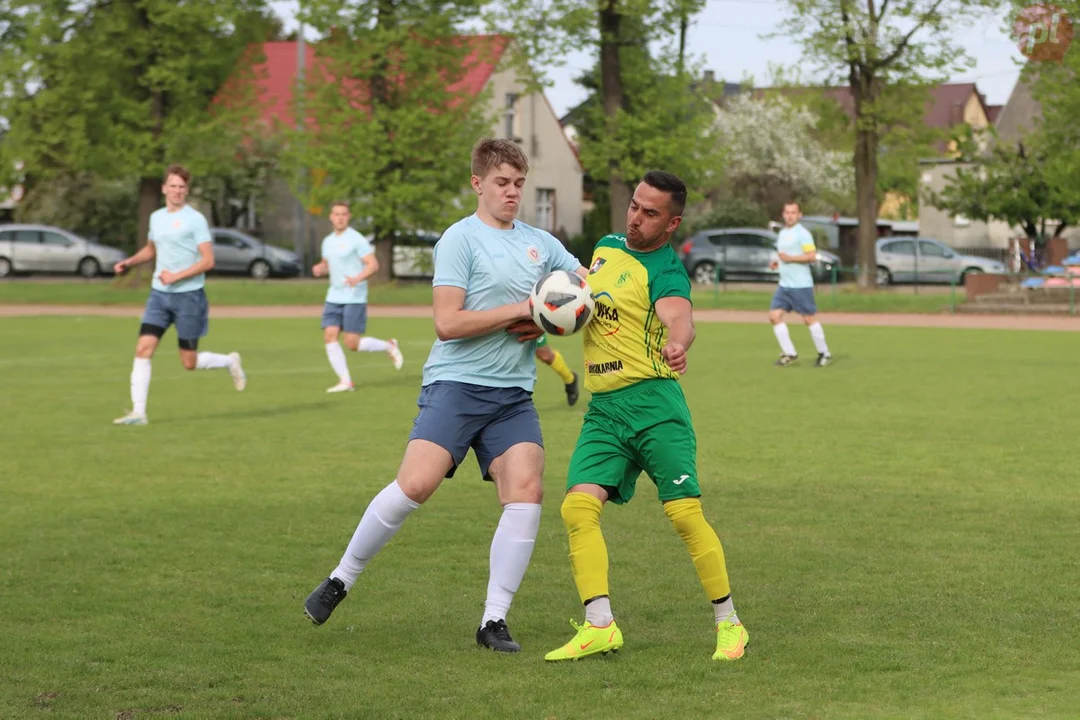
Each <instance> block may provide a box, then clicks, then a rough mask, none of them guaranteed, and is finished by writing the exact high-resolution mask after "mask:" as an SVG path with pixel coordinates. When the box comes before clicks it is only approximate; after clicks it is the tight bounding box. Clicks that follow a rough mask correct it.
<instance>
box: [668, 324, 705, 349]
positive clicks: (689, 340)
mask: <svg viewBox="0 0 1080 720" xmlns="http://www.w3.org/2000/svg"><path fill="white" fill-rule="evenodd" d="M665 325H667V323H665ZM667 329H668V342H669V343H675V344H677V345H682V346H683V347H684V348H686V349H687V350H689V349H690V346H691V345H693V344H694V338H696V337H697V331H696V330H695V329H694V320H693V318H691V317H682V316H680V317H678V318H677V319H675V320H674V321H673V322H672V323H671V324H670V325H667Z"/></svg>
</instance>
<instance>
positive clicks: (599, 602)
mask: <svg viewBox="0 0 1080 720" xmlns="http://www.w3.org/2000/svg"><path fill="white" fill-rule="evenodd" d="M614 619H615V616H613V615H612V614H611V598H608V597H598V598H596V599H595V600H592V601H590V602H589V604H588V605H586V606H585V621H586V622H587V623H589V624H590V625H592V626H593V627H607V626H608V625H610V624H611V621H612V620H614Z"/></svg>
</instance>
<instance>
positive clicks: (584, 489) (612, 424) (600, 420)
mask: <svg viewBox="0 0 1080 720" xmlns="http://www.w3.org/2000/svg"><path fill="white" fill-rule="evenodd" d="M593 402H594V403H595V402H596V401H595V400H594V401H593ZM620 426H621V423H619V422H618V421H617V420H616V419H614V418H612V417H610V416H607V415H602V414H600V413H598V412H597V411H596V410H595V409H594V408H592V407H590V409H589V411H588V412H586V413H585V421H584V423H583V425H582V428H581V433H580V434H579V436H578V442H577V445H576V447H575V448H574V453H573V455H572V457H571V459H570V469H569V473H568V476H567V491H566V496H565V497H564V498H563V502H562V508H561V514H562V518H563V523H564V524H565V526H566V533H567V537H568V540H569V545H570V569H571V572H572V573H573V576H574V584H575V585H576V586H577V591H578V598H579V599H580V600H581V603H582V605H584V607H585V624H584V625H578V624H576V623H573V625H574V628H575V629H576V631H577V632H576V633H575V635H574V637H573V638H571V639H570V641H569V642H568V643H566V644H565V645H563V646H562V647H560V648H558V649H556V650H552V651H551V652H549V653H548V654H547V655H545V656H544V659H545V660H549V661H558V660H575V659H577V658H582V657H588V656H589V655H597V654H603V653H607V652H612V651H615V650H618V649H619V648H620V647H622V645H623V637H622V631H620V630H619V627H618V625H617V624H616V622H615V617H614V615H613V613H612V610H611V599H610V595H609V588H608V552H607V544H606V543H605V542H604V535H603V533H602V532H601V530H600V513H601V511H602V510H603V507H604V503H605V502H607V501H608V500H611V501H612V502H615V503H625V502H629V500H630V499H631V498H632V497H633V495H634V488H635V481H636V479H637V476H638V474H639V473H640V472H641V469H640V468H639V467H638V465H637V463H636V462H635V461H634V459H633V458H632V457H631V455H630V452H629V450H628V448H627V446H626V443H625V438H624V437H623V435H624V434H625V433H621V432H619V430H618V429H617V428H618V427H620Z"/></svg>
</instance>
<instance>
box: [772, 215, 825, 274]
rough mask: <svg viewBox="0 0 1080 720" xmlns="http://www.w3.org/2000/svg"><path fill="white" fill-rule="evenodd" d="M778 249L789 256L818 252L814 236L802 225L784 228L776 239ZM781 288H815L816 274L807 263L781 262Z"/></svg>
mask: <svg viewBox="0 0 1080 720" xmlns="http://www.w3.org/2000/svg"><path fill="white" fill-rule="evenodd" d="M776 249H777V251H778V252H782V253H785V254H787V255H802V254H803V253H808V252H813V251H814V250H817V247H816V246H815V245H814V236H813V235H811V234H810V231H809V230H807V229H806V228H804V227H803V226H802V225H795V227H790V228H784V229H782V230H781V231H780V233H779V234H778V235H777V238H776ZM780 287H786V288H808V287H814V274H813V273H812V272H810V266H809V265H807V264H806V263H788V262H783V261H781V262H780Z"/></svg>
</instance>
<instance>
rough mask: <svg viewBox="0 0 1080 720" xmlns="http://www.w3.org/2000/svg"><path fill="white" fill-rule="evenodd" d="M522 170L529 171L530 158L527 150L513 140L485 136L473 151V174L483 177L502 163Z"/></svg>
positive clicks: (525, 172)
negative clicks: (526, 152) (526, 153)
mask: <svg viewBox="0 0 1080 720" xmlns="http://www.w3.org/2000/svg"><path fill="white" fill-rule="evenodd" d="M504 163H505V164H506V165H509V166H510V167H512V168H514V169H516V170H520V171H521V172H522V173H523V174H528V172H529V158H527V157H526V156H525V151H524V150H522V149H521V148H520V147H518V145H517V143H516V142H514V141H513V140H506V139H502V138H499V139H496V138H483V139H481V140H479V141H477V143H476V144H475V145H473V151H472V174H473V175H475V176H477V177H479V178H482V177H485V176H486V175H487V174H488V173H489V172H491V171H492V170H494V169H495V168H497V167H499V166H500V165H502V164H504Z"/></svg>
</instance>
